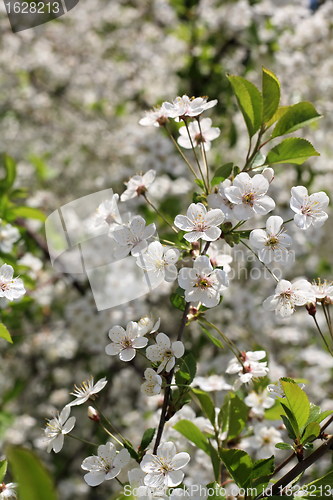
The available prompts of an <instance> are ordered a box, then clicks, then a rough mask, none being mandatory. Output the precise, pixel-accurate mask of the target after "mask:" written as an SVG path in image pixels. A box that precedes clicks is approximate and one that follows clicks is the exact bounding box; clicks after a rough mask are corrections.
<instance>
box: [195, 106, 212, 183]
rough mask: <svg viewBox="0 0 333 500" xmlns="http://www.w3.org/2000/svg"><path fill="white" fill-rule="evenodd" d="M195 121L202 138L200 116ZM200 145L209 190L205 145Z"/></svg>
mask: <svg viewBox="0 0 333 500" xmlns="http://www.w3.org/2000/svg"><path fill="white" fill-rule="evenodd" d="M197 122H198V125H199V131H200V136H201V137H202V138H203V135H202V130H201V123H200V117H199V116H198V117H197ZM200 146H201V154H202V161H203V163H204V165H205V167H206V172H207V188H208V191H209V184H210V180H209V166H208V161H207V154H206V150H205V145H204V143H203V142H201V143H200Z"/></svg>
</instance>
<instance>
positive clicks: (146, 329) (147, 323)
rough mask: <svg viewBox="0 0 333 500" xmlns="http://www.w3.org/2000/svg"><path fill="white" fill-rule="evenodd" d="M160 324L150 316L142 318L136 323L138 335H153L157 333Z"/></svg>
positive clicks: (159, 321)
mask: <svg viewBox="0 0 333 500" xmlns="http://www.w3.org/2000/svg"><path fill="white" fill-rule="evenodd" d="M160 324H161V320H160V318H158V320H157V321H154V320H153V319H152V317H151V316H143V317H142V318H140V319H139V321H138V327H139V334H140V335H141V336H142V335H146V334H147V333H155V332H157V331H158V329H159V327H160Z"/></svg>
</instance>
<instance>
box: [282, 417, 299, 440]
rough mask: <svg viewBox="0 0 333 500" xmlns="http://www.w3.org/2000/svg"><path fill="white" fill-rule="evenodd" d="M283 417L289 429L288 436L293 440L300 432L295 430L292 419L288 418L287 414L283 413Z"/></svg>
mask: <svg viewBox="0 0 333 500" xmlns="http://www.w3.org/2000/svg"><path fill="white" fill-rule="evenodd" d="M281 418H282V420H283V423H284V425H285V427H286V429H287V432H288V436H289V437H290V439H292V440H294V439H296V435H297V434H298V432H295V431H294V428H293V426H292V425H291V423H290V421H289V420H288V418H287V417H286V416H285V415H281Z"/></svg>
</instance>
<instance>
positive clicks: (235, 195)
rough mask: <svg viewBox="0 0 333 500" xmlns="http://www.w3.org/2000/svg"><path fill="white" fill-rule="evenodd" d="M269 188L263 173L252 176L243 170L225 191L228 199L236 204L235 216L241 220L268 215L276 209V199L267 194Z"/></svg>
mask: <svg viewBox="0 0 333 500" xmlns="http://www.w3.org/2000/svg"><path fill="white" fill-rule="evenodd" d="M268 188H269V182H268V180H267V179H266V178H265V177H264V176H263V175H262V174H256V175H254V176H253V177H250V176H249V174H247V173H246V172H241V173H240V174H238V175H237V176H236V177H235V179H234V182H233V185H232V186H230V187H227V188H225V190H224V192H225V195H226V197H227V198H228V200H229V201H231V202H232V203H234V204H235V207H234V208H233V213H234V214H235V216H236V217H237V218H238V219H239V220H247V219H250V218H251V217H253V216H254V215H266V214H267V213H268V212H271V211H272V210H273V209H274V207H275V202H274V200H272V198H270V197H269V196H267V194H266V193H267V190H268Z"/></svg>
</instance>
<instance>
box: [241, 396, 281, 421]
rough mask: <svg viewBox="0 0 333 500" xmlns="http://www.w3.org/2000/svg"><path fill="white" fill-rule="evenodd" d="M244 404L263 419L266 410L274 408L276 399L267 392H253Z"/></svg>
mask: <svg viewBox="0 0 333 500" xmlns="http://www.w3.org/2000/svg"><path fill="white" fill-rule="evenodd" d="M244 403H245V404H246V405H247V406H249V407H250V408H251V411H252V413H253V414H254V415H255V416H256V417H263V416H264V414H265V410H267V409H268V408H272V406H274V398H272V397H270V396H269V395H268V392H267V390H265V391H263V392H262V393H260V394H258V393H257V392H255V391H251V392H250V394H248V395H247V396H246V398H245V399H244Z"/></svg>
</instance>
